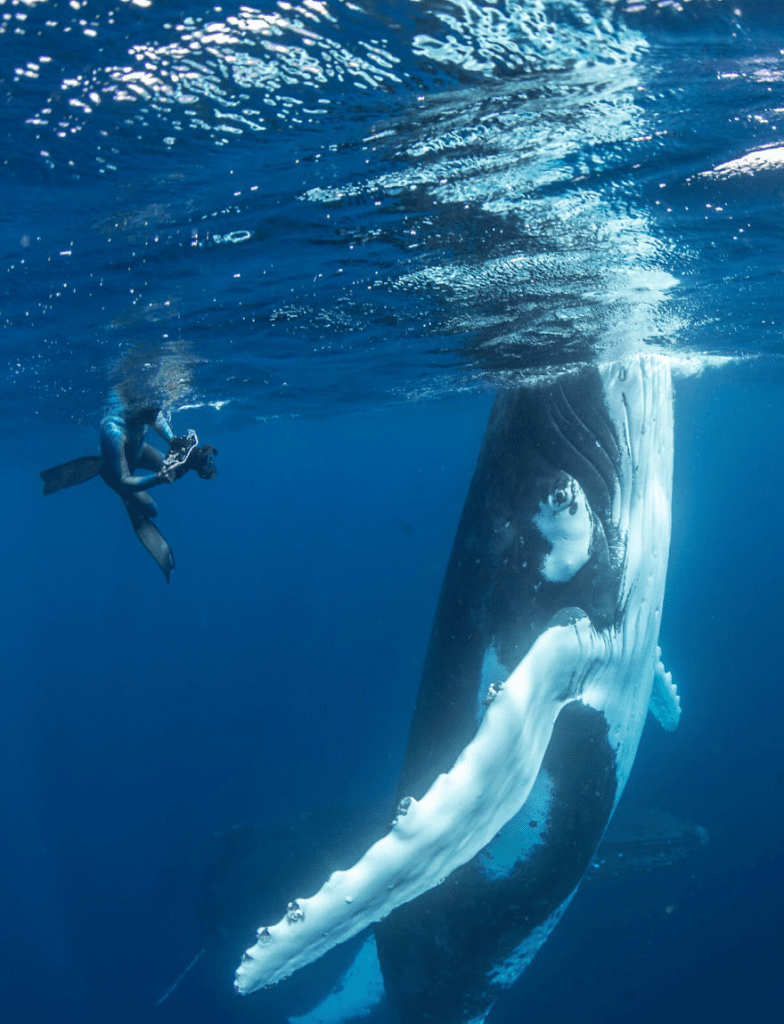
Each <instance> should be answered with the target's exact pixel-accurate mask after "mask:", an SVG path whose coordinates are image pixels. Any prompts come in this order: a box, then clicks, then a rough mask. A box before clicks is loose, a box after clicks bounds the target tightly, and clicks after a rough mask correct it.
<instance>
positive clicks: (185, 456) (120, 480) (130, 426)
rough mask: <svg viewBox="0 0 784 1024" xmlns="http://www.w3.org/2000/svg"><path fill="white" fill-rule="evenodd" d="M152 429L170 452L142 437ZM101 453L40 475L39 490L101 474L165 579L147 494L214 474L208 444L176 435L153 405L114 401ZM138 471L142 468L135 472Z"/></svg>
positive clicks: (166, 555) (167, 551)
mask: <svg viewBox="0 0 784 1024" xmlns="http://www.w3.org/2000/svg"><path fill="white" fill-rule="evenodd" d="M150 427H152V428H153V430H154V431H155V433H156V434H158V436H159V437H160V438H162V440H164V441H165V442H166V443H167V444H168V446H169V450H168V452H167V454H166V455H165V456H164V455H163V453H162V452H160V451H159V450H158V449H157V448H154V447H153V446H152V445H151V444H149V443H148V442H147V440H146V436H147V431H148V429H149V428H150ZM99 436H100V450H101V454H100V455H85V456H83V457H82V458H79V459H72V460H71V461H70V462H65V463H63V464H62V465H60V466H53V467H52V468H51V469H45V470H43V472H41V473H40V477H41V479H42V480H43V483H44V491H43V493H44V494H53V493H54V492H55V491H61V490H63V489H64V488H65V487H73V486H74V485H75V484H81V483H84V482H85V481H86V480H91V479H92V478H93V477H94V476H98V475H100V476H101V477H102V478H103V480H104V481H105V483H107V484H108V485H109V487H111V489H112V490H113V491H115V492H116V493H117V494H118V495H119V496H120V498H121V500H122V502H123V504H124V505H125V509H126V511H127V513H128V516H129V518H130V520H131V523H132V525H133V528H134V531H135V533H136V536H137V537H138V538H139V540H140V541H141V542H142V544H143V545H144V547H145V548H146V549H147V550H148V551H149V553H150V554H151V555H152V557H153V558H154V559H155V561H156V562H157V563H158V565H159V566H160V568H161V571H162V572H163V574H164V576H165V577H166V581H167V583H168V582H169V579H170V576H171V571H172V569H173V568H174V556H173V555H172V550H171V548H170V547H169V545H168V543H167V542H166V540H165V538H164V537H163V535H162V534H161V532H160V530H159V529H158V528H157V527H156V526H155V524H154V523H153V522H152V519H153V518H154V517H155V516H157V514H158V506H157V505H156V504H155V502H154V501H153V499H152V497H151V496H150V494H149V493H148V492H149V490H150V488H152V487H157V486H158V484H164V483H166V484H170V483H173V482H174V481H175V480H179V479H180V477H182V476H184V475H185V474H186V473H187V472H188V471H189V470H191V469H192V470H194V471H195V472H196V473H197V475H198V476H200V477H201V478H202V479H203V480H211V479H212V478H213V477H214V476H215V474H216V473H217V469H216V468H215V463H214V458H215V456H216V455H217V454H218V453H217V451H216V449H215V448H213V447H212V445H209V444H205V445H199V439H198V438H197V436H196V432H195V431H193V430H189V431H188V432H187V434H184V435H183V436H181V437H177V436H176V435H175V434H174V432H173V431H172V429H171V426H170V425H169V421H168V419H167V417H166V415H165V413H164V412H163V410H162V409H160V408H159V407H157V406H142V407H132V406H131V407H129V406H125V405H122V404H120V403H118V404H117V405H116V407H115V408H114V409H113V410H112V411H111V412H109V413H108V414H107V415H106V416H104V418H103V419H102V420H101V425H100V431H99ZM137 470H145V471H146V472H143V473H137Z"/></svg>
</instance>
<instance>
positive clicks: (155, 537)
mask: <svg viewBox="0 0 784 1024" xmlns="http://www.w3.org/2000/svg"><path fill="white" fill-rule="evenodd" d="M125 510H126V511H127V513H128V516H129V517H130V520H131V523H132V525H133V528H134V530H135V532H136V536H137V537H138V538H139V540H140V541H141V542H142V544H143V545H144V546H145V548H147V550H148V551H149V552H150V554H151V555H152V557H153V558H154V559H155V561H156V562H157V563H158V565H159V566H160V568H161V571H162V573H163V575H164V576H165V577H166V582H167V583H169V582H170V577H171V571H172V569H173V568H174V555H173V554H172V549H171V548H170V547H169V545H168V543H167V541H166V538H165V537H164V536H163V534H162V533H161V531H160V530H159V529H158V527H157V526H156V525H155V524H154V523H153V522H152V521H151V520H150V519H148V518H147V517H146V516H140V515H139V513H138V512H135V511H134V510H133V509H132V508H131V507H130V505H128V504H126V505H125Z"/></svg>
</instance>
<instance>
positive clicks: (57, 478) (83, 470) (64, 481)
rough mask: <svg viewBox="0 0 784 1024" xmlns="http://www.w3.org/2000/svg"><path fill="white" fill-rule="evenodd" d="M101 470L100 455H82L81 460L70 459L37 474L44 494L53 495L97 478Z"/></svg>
mask: <svg viewBox="0 0 784 1024" xmlns="http://www.w3.org/2000/svg"><path fill="white" fill-rule="evenodd" d="M100 469H101V456H100V455H83V456H82V458H81V459H71V461H70V462H63V463H62V465H60V466H52V468H51V469H44V470H41V472H40V473H39V474H38V475H39V476H40V477H41V479H42V480H43V482H44V494H54V492H55V491H62V490H63V489H64V488H66V487H73V486H74V485H75V484H83V483H85V482H86V481H87V480H92V478H93V477H94V476H98V473H99V472H100Z"/></svg>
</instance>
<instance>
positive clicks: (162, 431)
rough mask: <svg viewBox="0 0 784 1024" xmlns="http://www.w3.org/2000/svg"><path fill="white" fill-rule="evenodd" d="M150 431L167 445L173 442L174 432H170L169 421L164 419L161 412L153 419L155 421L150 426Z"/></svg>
mask: <svg viewBox="0 0 784 1024" xmlns="http://www.w3.org/2000/svg"><path fill="white" fill-rule="evenodd" d="M152 429H153V430H154V431H155V433H156V434H157V435H158V437H161V438H163V440H164V441H165V442H166V443H167V444H171V443H172V441H173V440H174V431H173V430H172V428H171V426H170V424H169V421H168V420H167V419H166V416H165V415H164V412H163V410H162V409H161V411H160V412H159V413H158V415H157V416H156V417H155V421H154V423H153V425H152Z"/></svg>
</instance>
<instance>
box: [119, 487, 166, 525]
mask: <svg viewBox="0 0 784 1024" xmlns="http://www.w3.org/2000/svg"><path fill="white" fill-rule="evenodd" d="M120 497H121V498H122V500H123V501H124V502H125V506H126V508H127V509H128V510H129V511H133V512H134V513H135V514H136V515H137V516H142V517H143V518H144V519H154V518H155V516H157V515H158V506H157V505H156V504H155V502H154V501H153V500H152V498H151V497H150V495H149V494H148V493H147V492H146V491H137V493H136V494H132V493H131V494H121V495H120Z"/></svg>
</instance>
